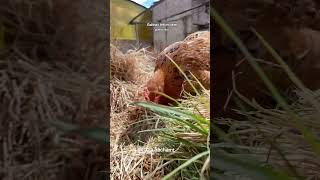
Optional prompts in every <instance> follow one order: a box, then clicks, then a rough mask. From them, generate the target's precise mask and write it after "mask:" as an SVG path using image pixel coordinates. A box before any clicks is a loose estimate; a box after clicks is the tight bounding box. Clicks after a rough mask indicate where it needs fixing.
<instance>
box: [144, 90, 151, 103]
mask: <svg viewBox="0 0 320 180" xmlns="http://www.w3.org/2000/svg"><path fill="white" fill-rule="evenodd" d="M143 94H144V99H145V100H146V101H150V91H149V89H148V87H145V88H144V89H143Z"/></svg>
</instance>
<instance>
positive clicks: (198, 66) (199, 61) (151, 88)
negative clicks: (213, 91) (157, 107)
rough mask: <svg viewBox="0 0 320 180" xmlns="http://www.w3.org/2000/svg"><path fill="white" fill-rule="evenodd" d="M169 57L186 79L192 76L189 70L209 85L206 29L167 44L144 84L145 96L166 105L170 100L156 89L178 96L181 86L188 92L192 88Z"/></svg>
mask: <svg viewBox="0 0 320 180" xmlns="http://www.w3.org/2000/svg"><path fill="white" fill-rule="evenodd" d="M170 58H171V60H173V61H174V62H175V63H176V64H177V65H178V66H179V67H180V68H181V69H182V71H183V72H184V73H185V74H186V75H187V76H189V79H193V78H192V76H190V72H191V73H192V74H193V75H194V76H195V77H196V78H197V79H198V80H199V81H200V82H201V84H202V85H203V86H204V87H205V88H206V89H209V88H210V33H209V32H208V31H201V32H196V33H193V34H191V35H189V36H187V37H186V38H185V39H184V40H183V41H180V42H176V43H174V44H172V45H170V46H168V47H167V48H165V49H164V50H163V51H162V52H161V53H160V54H159V56H158V57H157V59H156V67H155V70H154V75H153V77H152V78H151V79H150V80H149V81H148V82H147V84H146V86H145V88H144V96H145V99H146V100H148V101H152V102H155V103H159V104H164V105H167V104H169V103H172V101H171V100H170V99H168V98H166V97H164V96H162V95H160V94H158V93H159V92H160V93H164V94H166V95H168V96H170V97H171V98H174V99H179V98H181V94H182V90H185V91H186V92H189V93H191V92H192V90H193V89H192V88H190V86H189V84H188V83H187V81H186V79H185V78H184V76H183V75H182V73H180V71H179V70H178V68H177V67H176V66H175V65H174V64H173V63H172V62H171V60H170Z"/></svg>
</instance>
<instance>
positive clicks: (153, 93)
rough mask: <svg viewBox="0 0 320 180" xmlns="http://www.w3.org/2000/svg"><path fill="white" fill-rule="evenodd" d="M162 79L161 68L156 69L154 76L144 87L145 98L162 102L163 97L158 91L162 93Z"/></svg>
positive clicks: (163, 75)
mask: <svg viewBox="0 0 320 180" xmlns="http://www.w3.org/2000/svg"><path fill="white" fill-rule="evenodd" d="M164 79H165V73H164V72H163V71H162V70H158V71H156V72H155V74H154V76H153V77H152V78H151V79H150V80H149V81H148V83H147V84H146V86H145V87H144V98H145V100H147V101H152V102H154V103H158V104H163V99H164V97H163V96H162V95H160V94H158V93H159V92H160V93H164ZM157 92H158V93H157Z"/></svg>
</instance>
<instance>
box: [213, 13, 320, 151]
mask: <svg viewBox="0 0 320 180" xmlns="http://www.w3.org/2000/svg"><path fill="white" fill-rule="evenodd" d="M210 13H211V15H212V16H213V18H214V19H215V20H216V22H217V24H218V25H219V26H220V27H221V28H222V29H223V30H224V32H225V33H226V34H227V35H228V36H229V37H230V38H231V39H232V40H233V41H234V42H235V43H236V45H237V46H238V48H239V49H240V51H241V52H242V53H243V55H244V56H245V57H246V60H247V61H248V62H249V64H250V65H251V66H252V68H253V69H254V70H255V71H256V73H257V74H258V75H259V77H260V78H261V79H262V81H263V82H264V83H265V85H266V86H267V88H268V89H269V91H270V92H271V94H272V96H273V97H274V99H275V100H276V101H277V102H278V103H279V104H280V105H281V106H282V107H283V108H284V109H285V111H286V112H287V113H288V114H289V115H290V117H291V119H292V121H293V124H294V125H295V127H296V128H297V129H299V130H300V131H301V133H302V134H303V136H304V138H305V139H306V140H307V141H308V143H309V145H310V146H311V147H312V150H313V151H314V152H315V153H317V154H318V155H320V143H319V141H318V140H317V138H316V136H315V134H314V133H313V132H312V131H310V129H308V128H307V127H305V126H304V124H303V123H302V122H301V120H300V118H299V117H298V116H297V115H296V114H295V113H294V112H293V111H292V110H291V109H290V107H289V105H288V104H287V102H286V101H285V99H284V98H283V97H282V96H281V95H280V93H279V91H278V90H277V88H276V87H275V86H274V85H273V83H272V82H271V81H270V79H269V78H268V77H267V76H266V74H265V73H264V72H263V70H262V69H261V67H260V66H259V65H258V63H257V62H256V61H255V58H254V57H253V56H252V54H251V53H250V52H249V50H248V49H247V48H246V46H245V45H244V43H243V42H242V41H241V40H240V38H239V37H238V36H237V35H236V34H235V33H234V32H233V31H232V29H231V28H230V27H229V26H228V25H227V24H226V23H225V22H224V20H223V18H222V17H221V16H220V15H219V14H218V12H217V11H216V10H215V9H214V8H211V11H210Z"/></svg>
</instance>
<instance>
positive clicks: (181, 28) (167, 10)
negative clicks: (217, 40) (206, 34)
mask: <svg viewBox="0 0 320 180" xmlns="http://www.w3.org/2000/svg"><path fill="white" fill-rule="evenodd" d="M204 1H208V0H164V1H162V2H160V3H159V4H158V5H156V6H155V7H154V8H153V10H152V21H153V22H154V23H176V24H177V26H174V27H170V26H169V27H168V26H167V27H154V31H153V39H154V50H155V51H157V52H160V51H162V50H163V49H164V48H165V47H167V46H168V45H170V44H172V43H174V42H177V41H181V40H183V39H184V38H185V37H186V36H187V35H188V34H191V33H193V32H195V31H198V26H197V25H198V24H199V23H200V25H202V24H205V23H206V22H208V21H209V17H206V16H205V15H203V14H202V13H201V12H200V10H197V11H188V12H185V13H183V14H180V15H175V14H177V13H180V12H183V11H186V10H189V9H191V8H192V7H195V6H196V5H198V4H201V3H203V2H204ZM194 13H198V15H196V16H195V15H193V14H194ZM173 15H174V16H173ZM167 17H168V18H167ZM206 18H208V19H206ZM195 22H197V23H198V24H196V23H195ZM159 29H160V30H159ZM165 29H166V30H165Z"/></svg>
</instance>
